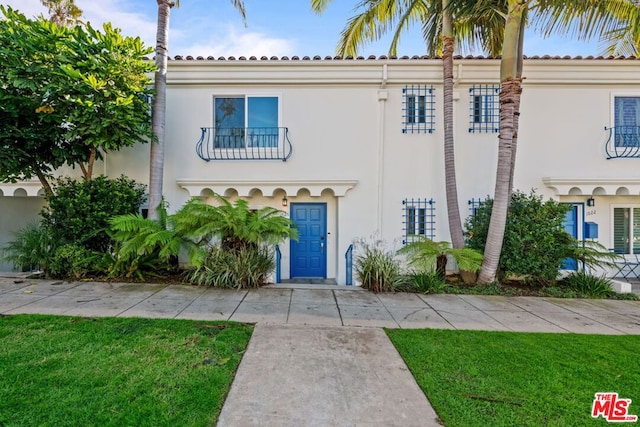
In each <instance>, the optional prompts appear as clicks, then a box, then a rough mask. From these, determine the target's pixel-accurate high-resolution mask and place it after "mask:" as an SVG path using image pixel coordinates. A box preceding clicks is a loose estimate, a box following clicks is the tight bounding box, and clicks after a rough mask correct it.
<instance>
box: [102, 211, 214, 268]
mask: <svg viewBox="0 0 640 427" xmlns="http://www.w3.org/2000/svg"><path fill="white" fill-rule="evenodd" d="M157 213H158V217H159V218H158V221H155V220H151V219H147V218H143V217H142V215H140V214H126V215H119V216H116V217H113V218H111V220H110V221H109V224H110V231H111V232H110V234H111V238H112V239H113V240H114V241H115V242H116V243H115V251H114V252H115V254H114V264H113V267H112V269H111V273H112V275H124V276H125V277H131V276H133V275H137V276H140V275H141V274H142V271H144V270H151V271H153V270H162V269H167V268H175V267H176V266H177V257H178V254H179V253H180V250H181V248H186V249H187V251H188V253H189V259H190V261H191V262H192V263H197V262H198V260H199V259H202V256H203V250H202V249H201V248H199V247H198V246H197V245H195V244H194V242H193V241H191V240H190V239H188V238H186V237H184V236H183V235H181V234H180V233H179V232H177V231H176V230H175V227H174V221H173V218H172V216H170V215H168V213H167V207H166V203H165V202H164V200H163V201H162V202H161V203H160V205H159V206H158V208H157Z"/></svg>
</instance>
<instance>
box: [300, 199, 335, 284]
mask: <svg viewBox="0 0 640 427" xmlns="http://www.w3.org/2000/svg"><path fill="white" fill-rule="evenodd" d="M291 220H292V221H293V222H294V223H295V224H296V228H297V229H298V234H299V239H298V241H297V242H296V241H294V240H292V241H291V277H292V278H293V277H320V278H326V277H327V204H326V203H291Z"/></svg>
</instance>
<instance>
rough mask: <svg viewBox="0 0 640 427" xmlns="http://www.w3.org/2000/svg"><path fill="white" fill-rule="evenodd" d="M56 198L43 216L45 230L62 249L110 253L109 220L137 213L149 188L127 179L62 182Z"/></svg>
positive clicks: (97, 178) (56, 188) (58, 184)
mask: <svg viewBox="0 0 640 427" xmlns="http://www.w3.org/2000/svg"><path fill="white" fill-rule="evenodd" d="M54 193H55V194H54V195H53V196H48V197H47V202H48V205H47V206H46V207H45V208H44V209H43V211H42V212H41V215H42V226H43V227H44V228H46V229H47V230H48V232H49V233H50V234H51V237H52V238H53V239H54V241H55V242H57V243H58V244H59V245H64V244H76V245H80V246H83V247H85V248H87V249H90V250H94V251H98V252H107V251H108V250H109V247H110V245H111V238H110V237H109V235H108V233H107V232H106V230H107V228H108V226H109V219H110V218H111V217H114V216H116V215H123V214H128V213H136V212H138V211H139V209H140V206H141V205H142V203H143V202H144V200H145V186H144V185H142V184H137V183H136V182H135V181H133V180H130V179H128V178H126V177H124V176H121V177H120V178H118V179H109V178H107V177H105V176H99V177H96V178H94V179H92V180H91V181H86V180H79V181H76V180H74V179H71V178H61V179H59V180H58V181H57V182H56V183H55V184H54Z"/></svg>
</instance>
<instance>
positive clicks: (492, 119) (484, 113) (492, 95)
mask: <svg viewBox="0 0 640 427" xmlns="http://www.w3.org/2000/svg"><path fill="white" fill-rule="evenodd" d="M469 98H470V107H469V109H470V114H469V117H470V120H469V132H471V133H476V132H485V133H497V132H499V131H500V85H473V86H472V87H470V88H469Z"/></svg>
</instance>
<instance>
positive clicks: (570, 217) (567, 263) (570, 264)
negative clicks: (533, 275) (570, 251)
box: [560, 205, 578, 270]
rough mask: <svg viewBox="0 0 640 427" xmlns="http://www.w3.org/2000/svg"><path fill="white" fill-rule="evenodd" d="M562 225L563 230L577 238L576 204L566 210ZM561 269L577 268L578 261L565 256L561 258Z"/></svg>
mask: <svg viewBox="0 0 640 427" xmlns="http://www.w3.org/2000/svg"><path fill="white" fill-rule="evenodd" d="M562 225H563V226H564V230H565V231H566V232H567V233H569V234H570V235H571V236H573V237H574V238H576V239H577V238H578V206H577V205H573V206H571V209H569V211H567V213H566V214H565V217H564V222H563V223H562ZM560 268H561V269H562V270H577V269H578V262H577V261H576V260H575V259H573V258H565V259H564V260H562V265H561V266H560Z"/></svg>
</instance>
